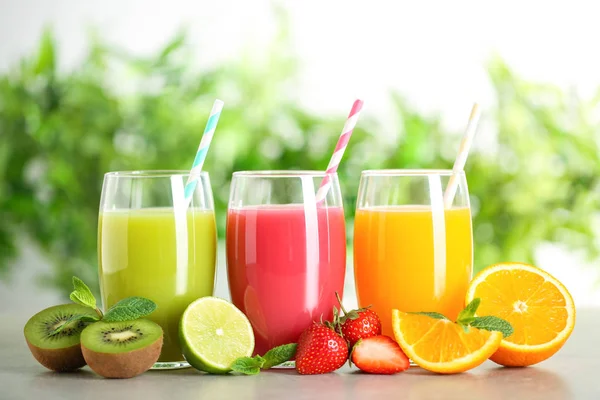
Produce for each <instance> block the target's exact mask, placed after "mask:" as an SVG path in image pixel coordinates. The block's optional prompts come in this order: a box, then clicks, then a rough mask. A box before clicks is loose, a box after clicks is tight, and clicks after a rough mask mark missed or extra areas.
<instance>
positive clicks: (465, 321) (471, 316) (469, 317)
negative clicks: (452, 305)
mask: <svg viewBox="0 0 600 400" xmlns="http://www.w3.org/2000/svg"><path fill="white" fill-rule="evenodd" d="M480 304H481V299H480V298H476V299H473V301H471V302H470V303H469V304H467V306H466V307H465V308H464V310H462V311H461V312H460V313H459V314H458V318H456V322H457V323H459V324H461V325H469V324H470V323H471V322H473V321H474V320H475V313H476V312H477V309H478V308H479V305H480Z"/></svg>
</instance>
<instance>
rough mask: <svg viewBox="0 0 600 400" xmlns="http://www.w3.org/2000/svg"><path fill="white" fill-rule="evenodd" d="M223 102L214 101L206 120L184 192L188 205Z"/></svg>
mask: <svg viewBox="0 0 600 400" xmlns="http://www.w3.org/2000/svg"><path fill="white" fill-rule="evenodd" d="M223 104H224V103H223V102H222V101H221V100H219V99H217V100H215V102H214V103H213V106H212V110H210V116H209V117H208V121H207V122H206V127H205V128H204V133H203V134H202V139H201V140H200V145H199V146H198V151H197V152H196V158H194V163H193V164H192V169H191V170H190V176H189V177H188V180H187V183H186V184H185V189H184V193H185V200H186V204H188V205H189V204H190V201H191V200H192V195H193V194H194V190H195V189H196V185H197V184H198V179H200V172H201V171H202V166H203V165H204V160H206V154H207V153H208V148H209V147H210V142H211V140H212V138H213V135H214V134H215V129H216V128H217V123H218V122H219V117H220V116H221V110H222V109H223Z"/></svg>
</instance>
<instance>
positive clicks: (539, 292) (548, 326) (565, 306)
mask: <svg viewBox="0 0 600 400" xmlns="http://www.w3.org/2000/svg"><path fill="white" fill-rule="evenodd" d="M477 297H479V298H480V299H481V306H480V307H479V309H478V310H477V315H495V316H497V317H500V318H503V319H505V320H507V321H508V322H510V324H511V325H512V327H513V329H514V333H513V334H512V335H511V336H509V337H507V338H506V339H504V340H503V341H502V343H501V344H500V348H499V349H498V351H497V352H496V353H495V354H494V355H493V356H492V357H491V360H492V361H494V362H496V363H498V364H501V365H505V366H509V367H524V366H527V365H532V364H536V363H539V362H540V361H544V360H545V359H547V358H549V357H550V356H552V355H553V354H554V353H556V352H557V351H558V350H559V349H560V348H561V347H562V345H563V344H564V343H565V342H566V341H567V339H568V338H569V335H571V332H572V331H573V327H574V326H575V305H574V303H573V298H572V297H571V295H570V294H569V291H568V290H567V289H566V288H565V287H564V285H563V284H562V283H560V282H559V281H558V280H557V279H556V278H554V277H553V276H552V275H550V274H549V273H547V272H545V271H543V270H541V269H539V268H537V267H534V266H532V265H527V264H520V263H506V264H497V265H492V266H489V267H487V268H486V269H484V270H483V271H481V272H480V273H479V274H478V275H477V276H476V277H475V279H473V281H472V282H471V285H470V287H469V290H468V292H467V298H466V302H467V303H469V302H470V301H471V300H473V299H474V298H477Z"/></svg>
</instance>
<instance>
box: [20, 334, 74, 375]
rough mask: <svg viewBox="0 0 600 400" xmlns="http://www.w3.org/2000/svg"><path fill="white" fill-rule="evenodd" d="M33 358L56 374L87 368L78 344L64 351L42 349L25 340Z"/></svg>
mask: <svg viewBox="0 0 600 400" xmlns="http://www.w3.org/2000/svg"><path fill="white" fill-rule="evenodd" d="M25 341H26V342H27V346H29V350H31V354H33V357H34V358H35V359H36V360H37V361H38V362H39V363H40V364H42V365H43V366H44V367H46V368H48V369H50V370H52V371H56V372H71V371H75V370H77V369H79V368H81V367H84V366H85V359H84V358H83V354H82V353H81V346H80V345H79V344H76V345H74V346H71V347H66V348H64V349H42V348H40V347H36V346H34V345H32V344H31V343H30V342H29V340H27V338H25Z"/></svg>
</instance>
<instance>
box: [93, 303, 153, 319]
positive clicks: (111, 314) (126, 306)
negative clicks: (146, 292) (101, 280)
mask: <svg viewBox="0 0 600 400" xmlns="http://www.w3.org/2000/svg"><path fill="white" fill-rule="evenodd" d="M154 310H156V303H154V302H153V301H152V300H149V299H146V298H144V297H127V298H125V299H123V300H121V301H119V302H118V303H117V304H115V305H114V306H112V307H111V308H110V309H109V310H108V311H107V312H106V315H104V318H103V319H102V320H103V321H106V322H117V321H132V320H134V319H138V318H142V317H145V316H146V315H148V314H151V313H152V312H153V311H154Z"/></svg>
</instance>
